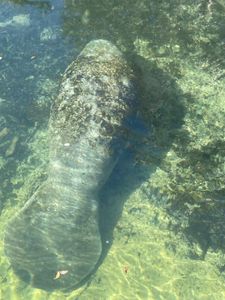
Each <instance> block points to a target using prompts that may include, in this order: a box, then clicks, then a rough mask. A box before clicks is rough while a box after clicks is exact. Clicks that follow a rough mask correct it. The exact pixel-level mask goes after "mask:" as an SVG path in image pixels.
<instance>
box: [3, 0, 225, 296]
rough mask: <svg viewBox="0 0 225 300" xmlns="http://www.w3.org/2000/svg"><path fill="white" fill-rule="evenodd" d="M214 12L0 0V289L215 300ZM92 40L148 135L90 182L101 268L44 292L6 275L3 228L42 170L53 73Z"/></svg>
mask: <svg viewBox="0 0 225 300" xmlns="http://www.w3.org/2000/svg"><path fill="white" fill-rule="evenodd" d="M224 13H225V3H224V1H222V0H220V1H216V0H212V1H187V0H186V1H176V0H175V1H173V2H172V4H171V3H170V2H169V1H147V0H143V1H136V2H135V1H131V0H129V1H126V0H125V1H107V0H106V1H66V0H65V1H38V0H37V1H35V0H34V1H32V0H29V1H28V0H27V1H22V0H20V1H16V0H15V1H2V2H1V4H0V71H1V72H0V91H1V93H0V179H1V180H0V210H1V216H0V264H1V267H0V299H2V300H8V299H13V300H14V299H19V300H20V299H21V300H22V299H35V300H36V299H96V300H97V299H102V300H106V299H107V300H108V299H110V300H111V299H150V300H151V299H153V300H155V299H156V300H158V299H165V300H167V299H169V300H170V299H224V298H225V287H224V286H225V285H224V283H225V273H224V270H225V255H224V251H225V246H224V245H225V225H224V223H225V222H224V213H225V155H224V154H225V137H224V132H225V89H224V86H225V71H224V55H225V19H224ZM96 38H104V39H108V40H110V41H112V42H113V43H114V44H116V45H117V46H118V48H119V49H120V50H121V51H123V52H124V54H125V56H126V58H127V60H128V61H129V62H130V63H131V64H132V66H133V68H134V70H135V73H136V75H137V77H138V79H139V90H140V91H139V97H140V99H139V101H140V116H141V118H142V119H143V120H144V122H145V124H146V125H145V126H146V128H147V133H143V132H140V130H139V129H138V128H137V129H138V130H137V131H135V133H134V135H135V137H134V142H133V143H132V145H131V151H130V152H131V153H130V156H129V157H128V158H126V159H124V160H122V161H121V162H120V165H119V166H118V167H117V168H116V170H115V172H114V176H113V179H112V180H111V181H110V182H109V183H107V185H106V187H105V189H104V190H103V191H102V195H101V197H102V199H103V200H102V204H101V211H102V213H101V215H102V220H101V227H102V228H103V240H104V241H109V246H110V247H109V249H108V253H107V254H106V256H105V258H104V260H103V262H102V264H101V265H100V267H99V268H98V270H97V272H96V273H95V274H93V276H92V277H91V278H90V280H89V281H88V282H87V284H86V285H84V286H83V287H82V288H80V289H79V290H76V291H73V292H71V293H69V294H61V293H60V292H53V293H47V292H44V291H41V290H38V289H34V288H32V287H30V286H29V285H26V284H25V283H23V282H22V281H20V280H19V279H18V278H17V277H16V276H15V275H14V274H13V271H12V270H11V268H10V265H9V262H8V261H7V258H6V256H5V255H4V251H3V235H4V228H5V226H6V224H7V222H8V219H9V218H10V217H11V216H13V215H14V214H15V212H16V211H17V210H18V209H19V208H20V207H22V206H23V204H24V203H25V202H26V201H27V199H29V198H30V196H31V195H32V193H33V192H34V190H35V189H36V188H37V187H38V186H39V184H40V183H41V182H42V181H43V180H44V178H45V176H46V167H47V163H48V162H47V157H48V143H47V125H48V118H49V108H50V104H51V102H52V101H53V100H54V98H55V97H56V95H57V89H58V84H59V82H60V77H61V74H62V73H63V72H64V70H65V68H66V66H67V65H68V64H69V63H70V62H71V61H72V60H73V59H74V58H75V57H76V55H77V54H78V53H79V52H80V51H81V49H82V48H83V47H84V46H85V44H86V43H87V42H89V41H90V40H92V39H96ZM112 227H115V228H114V231H113V235H111V233H110V229H111V228H112ZM44 276H45V274H43V277H44ZM59 280H60V279H59Z"/></svg>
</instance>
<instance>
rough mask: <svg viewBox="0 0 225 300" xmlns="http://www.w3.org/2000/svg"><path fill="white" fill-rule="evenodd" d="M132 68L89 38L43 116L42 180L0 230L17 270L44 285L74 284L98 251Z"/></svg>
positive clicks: (130, 100) (129, 106) (129, 107)
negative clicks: (104, 191)
mask: <svg viewBox="0 0 225 300" xmlns="http://www.w3.org/2000/svg"><path fill="white" fill-rule="evenodd" d="M134 102H135V88H134V84H133V74H132V71H131V69H130V68H129V66H128V65H127V63H126V61H125V59H124V58H123V56H122V54H121V52H120V51H119V50H118V49H117V48H116V47H115V46H114V45H112V44H111V43H110V42H108V41H105V40H96V41H92V42H90V43H88V44H87V45H86V47H85V48H84V49H83V51H82V52H81V53H80V55H79V56H78V57H77V59H76V60H75V61H74V62H72V63H71V64H70V65H69V67H68V68H67V70H66V71H65V73H64V75H63V78H62V83H61V87H60V91H59V95H58V97H57V98H56V100H55V102H54V103H53V105H52V109H51V114H50V121H49V140H50V142H49V143H50V144H49V167H48V178H47V180H46V181H45V182H44V183H43V184H42V185H41V186H40V187H39V188H38V189H37V191H36V192H35V193H34V194H33V196H32V197H31V198H30V199H29V200H28V201H27V202H26V204H25V205H24V207H23V208H22V209H21V210H20V211H19V212H18V213H17V214H16V215H15V216H14V217H13V218H12V220H10V221H9V224H8V225H7V227H6V230H5V239H4V244H5V253H6V255H7V256H8V258H9V260H10V262H11V265H12V267H13V269H14V270H15V272H16V273H17V274H18V275H19V276H20V277H21V278H22V279H24V280H25V281H29V282H30V283H31V284H32V285H33V286H34V287H38V288H42V289H45V290H50V289H62V290H66V289H70V288H73V287H76V286H79V285H80V284H81V283H82V282H83V281H84V280H85V278H86V277H87V276H88V275H90V274H91V272H93V270H94V268H95V267H96V264H97V262H98V260H99V258H100V256H101V251H102V243H101V234H100V232H99V216H98V202H99V200H98V192H99V190H100V189H101V187H102V185H103V184H104V182H105V181H106V180H107V178H108V177H109V175H110V173H111V172H112V170H113V168H114V166H115V164H116V163H117V160H118V157H119V155H120V153H121V152H122V151H123V149H124V147H125V145H126V129H125V126H123V124H124V121H125V120H126V119H127V118H129V117H130V116H131V115H132V114H133V111H134V107H135V105H134Z"/></svg>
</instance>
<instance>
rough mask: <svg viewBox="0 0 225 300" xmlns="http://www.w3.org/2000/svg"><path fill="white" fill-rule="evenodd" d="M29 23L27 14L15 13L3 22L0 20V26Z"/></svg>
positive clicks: (26, 24) (25, 24)
mask: <svg viewBox="0 0 225 300" xmlns="http://www.w3.org/2000/svg"><path fill="white" fill-rule="evenodd" d="M29 25H30V16H29V15H23V14H21V15H17V16H14V17H12V19H9V20H7V21H5V22H0V28H1V27H2V28H3V27H7V26H15V27H16V26H29Z"/></svg>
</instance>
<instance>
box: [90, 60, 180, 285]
mask: <svg viewBox="0 0 225 300" xmlns="http://www.w3.org/2000/svg"><path fill="white" fill-rule="evenodd" d="M128 57H129V54H128ZM130 59H131V64H132V67H133V69H134V72H135V75H136V77H137V78H138V84H137V85H138V98H139V99H138V100H139V102H140V106H139V111H138V118H141V121H142V122H143V124H144V128H143V127H141V129H140V127H139V125H138V124H139V123H138V124H136V123H135V124H134V126H133V127H131V128H130V140H129V142H130V144H129V147H128V148H127V149H126V150H125V151H124V153H123V154H122V155H121V157H120V159H119V161H118V163H117V165H116V167H115V168H114V170H113V172H112V174H111V176H110V178H109V179H108V180H107V182H106V183H105V185H104V187H103V188H102V190H101V192H100V195H99V196H100V209H99V210H100V232H101V237H102V245H103V250H102V255H101V257H100V260H99V261H98V263H97V265H96V268H95V270H94V271H93V272H92V273H91V274H90V276H91V275H93V274H94V273H95V272H96V270H97V269H98V267H99V266H100V265H101V264H102V262H103V261H104V259H105V257H106V256H107V253H108V251H109V250H110V247H111V246H112V244H113V231H114V228H115V227H116V225H117V223H118V220H119V219H120V217H121V216H122V212H123V207H124V205H125V203H126V201H127V200H128V198H129V196H130V195H131V194H132V193H133V192H134V191H135V190H136V189H138V188H139V187H140V186H141V184H142V183H143V182H145V181H146V180H147V179H149V178H150V177H151V175H152V174H154V172H155V170H156V168H157V167H159V166H160V164H161V161H162V160H163V158H164V157H165V155H166V154H167V152H168V150H169V149H170V146H171V144H172V142H173V139H174V137H175V135H176V132H177V131H178V130H179V128H180V127H181V126H182V124H183V118H184V114H185V110H184V107H183V105H182V103H181V102H180V95H182V92H181V90H180V89H179V88H178V87H177V85H176V83H175V81H174V79H173V78H171V76H170V75H169V74H167V73H166V72H164V71H163V70H161V69H159V68H157V67H156V65H155V64H153V63H152V62H149V61H147V60H145V59H143V58H141V57H138V56H136V55H133V54H132V55H130ZM143 66H144V67H143ZM143 78H148V80H147V81H146V80H144V79H143ZM146 85H147V86H146ZM153 97H154V99H153ZM151 99H152V101H151ZM165 112H166V118H165V119H164V120H163V116H165ZM161 118H162V119H161ZM156 128H157V129H156ZM160 131H164V138H163V137H162V139H161V138H160V139H159V136H157V135H158V133H159V132H160ZM90 276H88V278H87V279H86V282H87V281H88V279H89V278H90Z"/></svg>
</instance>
